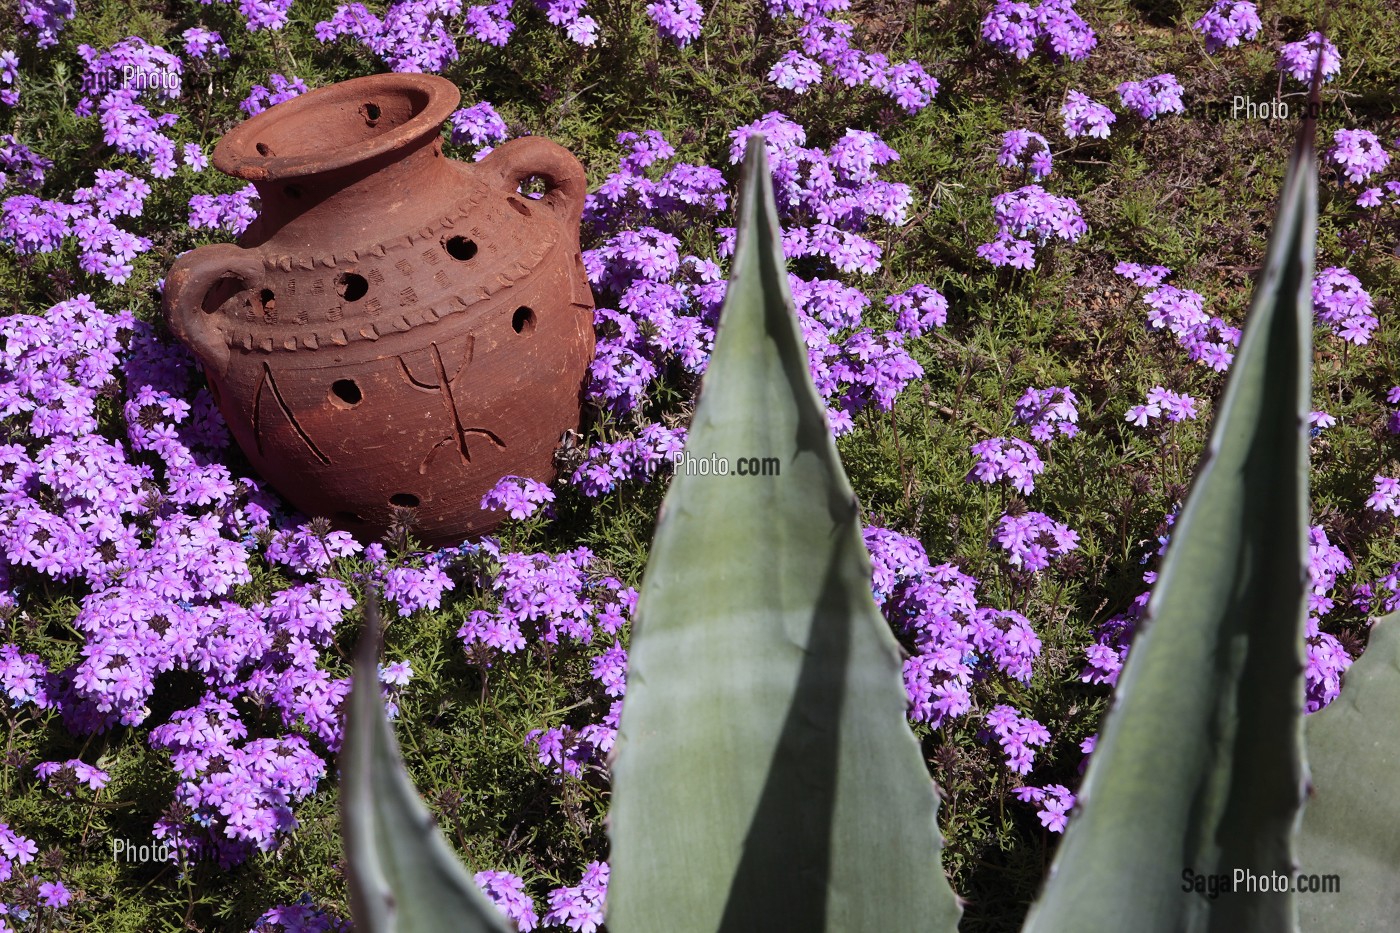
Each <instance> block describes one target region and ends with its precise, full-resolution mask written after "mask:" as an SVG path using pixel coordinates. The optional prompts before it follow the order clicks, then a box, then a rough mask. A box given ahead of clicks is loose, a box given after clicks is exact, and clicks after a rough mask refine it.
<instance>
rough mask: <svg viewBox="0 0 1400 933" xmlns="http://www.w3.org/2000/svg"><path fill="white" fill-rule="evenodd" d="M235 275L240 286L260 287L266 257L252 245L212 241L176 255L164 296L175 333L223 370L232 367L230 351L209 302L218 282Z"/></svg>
mask: <svg viewBox="0 0 1400 933" xmlns="http://www.w3.org/2000/svg"><path fill="white" fill-rule="evenodd" d="M230 279H231V280H233V281H235V282H237V283H238V285H239V290H240V291H242V290H244V289H249V288H256V287H257V286H258V284H259V283H261V282H262V279H263V264H262V260H261V259H260V258H259V256H258V254H257V253H256V252H254V251H253V250H249V249H244V248H243V247H241V246H236V245H234V244H233V243H211V244H209V245H208V246H200V247H198V248H196V249H192V250H190V251H189V252H188V253H185V254H184V255H183V256H181V257H179V258H178V259H176V260H175V264H174V265H172V266H171V267H170V272H169V273H167V274H166V276H165V288H164V290H163V293H162V296H161V305H162V309H163V311H164V313H165V321H166V323H167V324H168V325H170V330H171V332H173V333H174V334H175V336H176V337H178V338H179V339H180V342H181V343H183V344H184V345H185V346H187V347H189V348H190V349H191V350H193V351H194V354H195V356H197V357H199V359H200V361H201V362H202V363H203V364H204V365H205V367H206V368H208V369H211V370H213V371H215V372H216V373H218V374H219V375H222V374H223V373H224V372H225V370H227V369H228V361H229V355H230V353H229V347H228V344H227V343H225V342H224V339H223V335H222V334H221V333H220V331H219V327H218V322H217V321H215V320H214V313H215V312H216V311H218V310H219V309H218V306H217V305H216V306H214V307H209V305H208V299H209V294H210V292H211V291H212V290H213V289H214V287H215V286H216V285H218V284H219V283H220V282H221V281H223V280H230Z"/></svg>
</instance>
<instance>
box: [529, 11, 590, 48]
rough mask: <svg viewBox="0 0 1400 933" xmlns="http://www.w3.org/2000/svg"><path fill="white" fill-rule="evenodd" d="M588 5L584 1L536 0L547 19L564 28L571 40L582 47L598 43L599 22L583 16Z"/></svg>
mask: <svg viewBox="0 0 1400 933" xmlns="http://www.w3.org/2000/svg"><path fill="white" fill-rule="evenodd" d="M587 5H588V4H587V3H585V2H584V0H535V6H537V7H539V8H540V9H541V10H543V11H544V15H545V18H546V19H548V20H549V21H550V22H551V23H553V24H554V25H556V26H563V27H564V32H565V33H566V34H567V35H568V37H569V39H570V40H572V41H573V42H576V43H578V44H579V45H582V46H590V45H593V44H594V43H596V42H597V41H598V21H597V20H595V19H594V18H593V17H591V16H584V15H583V10H584V7H586V6H587Z"/></svg>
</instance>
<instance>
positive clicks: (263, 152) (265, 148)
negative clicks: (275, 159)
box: [254, 143, 272, 156]
mask: <svg viewBox="0 0 1400 933" xmlns="http://www.w3.org/2000/svg"><path fill="white" fill-rule="evenodd" d="M254 148H255V149H257V150H258V155H260V156H270V155H272V147H271V146H269V145H268V144H267V143H258V144H257V146H255V147H254Z"/></svg>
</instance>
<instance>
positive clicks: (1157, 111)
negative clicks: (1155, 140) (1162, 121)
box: [1118, 74, 1186, 120]
mask: <svg viewBox="0 0 1400 933" xmlns="http://www.w3.org/2000/svg"><path fill="white" fill-rule="evenodd" d="M1182 93H1183V91H1182V87H1181V83H1180V82H1179V81H1177V80H1176V76H1175V75H1170V74H1160V75H1157V76H1156V77H1155V78H1148V79H1147V80H1146V81H1124V82H1123V83H1122V84H1120V85H1118V99H1119V100H1121V101H1122V102H1123V106H1124V107H1126V108H1128V109H1129V110H1133V111H1135V112H1136V113H1137V115H1138V116H1140V117H1142V118H1143V119H1144V120H1156V119H1157V118H1158V117H1160V116H1162V115H1163V114H1167V113H1183V112H1184V111H1185V110H1186V105H1185V104H1184V103H1182V101H1181V95H1182Z"/></svg>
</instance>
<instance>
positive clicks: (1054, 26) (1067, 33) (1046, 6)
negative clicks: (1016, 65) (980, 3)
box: [982, 0, 1099, 62]
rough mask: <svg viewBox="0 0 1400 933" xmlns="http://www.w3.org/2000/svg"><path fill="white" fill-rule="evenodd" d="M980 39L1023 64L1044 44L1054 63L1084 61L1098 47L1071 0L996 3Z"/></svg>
mask: <svg viewBox="0 0 1400 933" xmlns="http://www.w3.org/2000/svg"><path fill="white" fill-rule="evenodd" d="M982 38H983V39H985V40H986V41H987V42H988V43H989V44H990V45H991V46H992V47H993V48H996V49H998V50H999V51H1002V52H1005V53H1007V54H1008V55H1014V56H1016V57H1017V58H1018V59H1020V60H1022V61H1024V60H1025V59H1027V58H1029V57H1030V54H1031V52H1033V51H1035V47H1036V44H1037V43H1042V42H1043V43H1044V46H1045V47H1046V51H1047V52H1048V54H1049V55H1050V57H1051V58H1052V59H1054V60H1056V61H1064V60H1066V59H1068V60H1069V61H1072V62H1079V61H1083V60H1084V59H1086V58H1088V57H1089V53H1090V52H1091V51H1093V49H1094V47H1095V46H1096V45H1098V43H1099V39H1098V36H1097V35H1096V34H1095V33H1094V30H1093V29H1092V28H1091V27H1090V26H1089V24H1088V23H1087V22H1085V21H1084V18H1083V17H1082V16H1080V15H1079V13H1078V12H1077V11H1076V10H1075V9H1074V0H1041V2H1040V4H1039V5H1038V6H1034V7H1032V6H1031V5H1030V4H1029V3H1022V2H1016V0H997V2H996V5H995V6H994V7H992V11H991V12H990V13H988V14H987V16H986V18H985V19H983V20H982Z"/></svg>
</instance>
